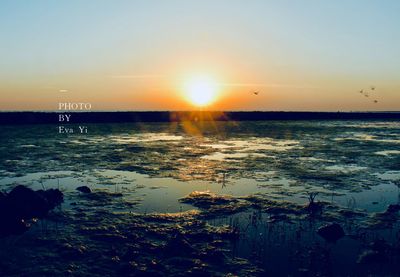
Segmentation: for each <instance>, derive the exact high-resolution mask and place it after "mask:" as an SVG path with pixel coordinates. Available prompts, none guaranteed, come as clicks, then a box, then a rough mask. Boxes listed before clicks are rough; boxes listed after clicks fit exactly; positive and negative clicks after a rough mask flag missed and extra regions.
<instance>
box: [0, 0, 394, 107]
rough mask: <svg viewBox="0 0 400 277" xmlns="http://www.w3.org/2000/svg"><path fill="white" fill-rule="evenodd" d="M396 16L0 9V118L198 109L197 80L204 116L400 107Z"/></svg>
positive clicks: (120, 6) (371, 6)
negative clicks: (211, 91)
mask: <svg viewBox="0 0 400 277" xmlns="http://www.w3.org/2000/svg"><path fill="white" fill-rule="evenodd" d="M399 14H400V1H397V0H393V1H389V0H380V1H378V0H374V1H370V0H359V1H355V0H341V1H333V0H332V1H324V0H303V1H300V0H298V1H296V0H291V1H289V0H283V1H282V0H280V1H267V0H260V1H258V0H209V1H207V0H202V1H194V0H193V1H188V0H186V1H185V0H168V1H167V0H165V1H163V0H159V1H156V0H142V1H139V0H130V1H122V0H108V1H103V0H85V1H81V0H79V1H77V0H68V1H50V0H48V1H43V0H35V1H32V0H19V1H16V0H0V41H1V43H0V110H56V109H57V105H58V104H57V103H58V102H60V101H62V102H64V101H71V102H90V103H91V104H92V106H93V109H94V110H105V109H108V110H188V109H197V107H195V106H193V105H192V104H191V103H188V102H187V101H186V100H185V97H184V94H185V91H183V89H182V85H183V83H184V82H185V80H187V79H188V78H190V77H191V76H196V75H197V74H202V75H204V74H205V75H208V76H211V77H212V78H214V79H215V80H216V81H217V82H218V84H219V86H220V93H219V96H218V99H217V101H216V102H214V103H213V104H210V105H209V106H207V107H205V109H213V110H218V109H222V110H326V111H337V110H342V111H347V110H400V28H399V27H400V16H399ZM371 85H374V86H376V90H375V91H374V92H373V93H371V96H370V97H364V96H363V95H361V94H360V93H358V91H359V90H361V89H364V90H365V91H368V90H369V88H370V86H371ZM254 90H259V91H260V94H259V95H254V94H253V93H252V91H254ZM374 99H377V100H378V103H374V102H373V100H374Z"/></svg>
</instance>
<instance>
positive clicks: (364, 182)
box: [0, 121, 400, 275]
mask: <svg viewBox="0 0 400 277" xmlns="http://www.w3.org/2000/svg"><path fill="white" fill-rule="evenodd" d="M88 128H89V133H88V134H73V135H66V134H58V133H57V130H56V128H55V126H53V125H25V126H1V127H0V133H1V137H0V156H1V157H2V159H1V160H0V188H1V189H2V190H5V191H8V190H10V189H11V188H12V187H13V186H15V184H17V183H18V184H25V185H27V186H30V187H32V188H42V187H45V188H60V189H62V190H63V191H64V192H65V195H66V197H65V204H63V205H64V206H63V208H64V209H65V210H67V211H68V210H69V209H71V210H73V209H76V204H78V206H79V205H80V203H81V201H80V200H79V195H78V194H77V192H76V191H75V188H76V187H78V186H80V185H88V186H89V187H91V188H92V189H94V190H104V191H108V192H110V193H116V192H118V193H122V194H123V199H122V200H121V199H119V200H115V201H112V204H111V205H110V206H107V208H108V209H111V210H115V211H120V212H131V213H137V214H148V213H177V212H184V211H190V210H193V209H200V210H201V209H202V208H201V207H199V206H197V207H196V205H194V206H193V205H191V204H190V203H184V202H182V201H180V200H179V199H182V198H183V197H185V196H187V195H189V194H190V193H191V192H193V191H208V192H209V193H215V194H217V195H227V196H232V197H236V198H238V199H241V197H248V196H252V195H262V197H264V198H266V199H272V200H274V201H278V202H279V201H287V203H293V204H295V205H299V206H301V205H306V204H307V203H308V199H307V196H308V194H309V193H310V192H318V195H317V200H318V201H323V202H324V203H328V204H329V205H332V206H335V207H338V209H344V210H348V211H352V212H360V213H363V216H358V217H356V218H353V219H352V223H351V224H350V226H349V222H348V221H349V219H348V218H346V216H343V214H345V213H340V212H338V211H339V210H337V211H336V212H334V211H335V210H334V209H333V210H330V211H329V212H327V214H326V215H323V216H321V217H320V218H318V219H316V220H315V221H312V222H311V223H310V221H309V220H308V219H307V220H304V217H303V218H302V219H299V218H291V216H289V218H288V219H284V220H277V221H276V220H275V219H274V216H276V215H272V214H271V213H265V212H264V211H263V212H261V214H260V216H259V217H257V220H256V222H255V221H254V218H253V219H249V218H252V216H254V214H253V210H252V208H250V209H247V210H245V211H240V212H238V213H232V214H229V215H228V216H222V217H221V216H214V217H212V218H211V219H208V222H209V223H210V224H212V225H217V226H218V225H223V224H227V225H231V226H232V225H234V224H236V223H235V222H237V225H238V226H239V227H238V228H241V233H242V236H241V239H239V241H238V242H236V243H235V244H234V245H233V246H232V247H233V248H232V250H233V251H232V253H233V255H235V256H238V257H243V258H246V259H250V260H253V259H254V260H258V261H260V263H261V267H262V268H264V269H265V270H266V271H267V272H270V273H272V274H281V275H286V274H297V273H301V272H303V273H304V272H306V273H307V272H323V273H327V272H328V273H330V274H342V273H346V272H350V273H354V274H356V273H357V274H359V273H363V271H362V270H361V269H360V268H358V265H357V264H356V260H357V257H358V256H359V254H360V253H361V252H362V251H363V250H364V249H366V247H365V242H364V241H360V240H354V239H351V238H349V237H345V238H343V239H341V240H340V241H338V242H337V244H335V245H333V246H331V245H330V246H324V245H325V244H324V241H323V239H322V238H320V237H319V236H318V235H317V234H316V232H315V231H316V229H317V228H318V227H319V226H321V224H323V223H327V222H328V223H329V222H332V220H334V221H338V222H342V223H343V225H344V227H345V228H347V229H346V231H347V232H348V233H352V234H359V233H360V231H359V230H364V229H366V228H367V226H368V228H370V227H369V226H372V225H374V226H376V225H379V222H378V223H377V222H375V221H376V220H375V219H374V215H375V213H381V212H384V211H385V210H386V208H387V206H388V205H389V204H395V203H399V198H400V194H399V184H400V151H399V150H398V149H399V146H400V139H399V138H400V123H398V122H393V121H387V122H384V121H264V122H210V123H205V122H198V123H189V122H186V123H171V124H167V123H146V124H93V125H89V126H88ZM121 201H125V202H126V203H131V204H132V203H133V204H132V205H126V203H125V202H124V204H121V203H122V202H121ZM285 203H286V202H285ZM82 205H86V204H85V203H83V202H82ZM207 212H209V211H207ZM92 216H93V215H92ZM290 218H291V219H290ZM250 221H251V222H250ZM290 221H292V223H289V222H290ZM371 222H372V223H371ZM250 223H252V224H250ZM375 223H377V224H375ZM346 224H347V225H346ZM368 228H367V229H368ZM353 229H357V231H354V230H353ZM376 229H377V228H372V227H371V229H368V232H367V236H369V237H373V238H384V239H385V240H386V241H388V242H389V243H394V241H395V240H396V236H394V235H387V231H389V233H390V232H391V233H393V232H398V228H397V227H396V225H395V224H394V225H393V226H392V227H391V228H388V227H387V226H386V225H385V226H384V227H382V226H381V227H380V228H378V229H379V230H376ZM71 232H72V234H73V232H74V231H73V230H71ZM28 233H33V234H31V235H33V236H34V230H33V231H30V232H28ZM267 236H268V237H267ZM313 243H316V244H313ZM296 251H297V252H299V254H298V255H297V256H298V257H296V255H293V253H295V252H296ZM312 251H315V252H316V253H319V254H318V255H321V253H325V252H326V251H328V252H329V255H328V254H327V255H328V256H329V257H330V258H329V261H328V262H326V261H323V262H322V261H319V262H318V263H319V264H322V265H323V264H324V263H329V266H328V268H329V269H328V271H324V270H326V266H325V268H324V270H321V271H318V270H320V269H319V267H318V266H317V267H315V266H311V265H307V262H310V259H311V258H310V255H311V254H309V253H313V252H312ZM324 251H325V252H324ZM307 253H308V254H307ZM316 255H317V254H316ZM318 255H317V256H318ZM300 256H304V257H303V258H302V259H300V258H299V257H300ZM271 264H274V266H273V267H271ZM288 265H289V266H288ZM338 265H340V266H338ZM389 268H390V267H389ZM360 270H361V271H360ZM368 270H373V268H372V269H368ZM368 272H369V271H368ZM371 272H373V271H371ZM81 273H82V272H81ZM389 273H390V270H389Z"/></svg>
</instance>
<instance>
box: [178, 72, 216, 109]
mask: <svg viewBox="0 0 400 277" xmlns="http://www.w3.org/2000/svg"><path fill="white" fill-rule="evenodd" d="M184 93H185V95H186V98H187V100H188V101H189V102H190V103H192V104H193V105H196V106H199V107H204V106H207V105H209V104H211V103H212V102H214V101H215V100H216V98H217V94H218V83H217V82H216V81H215V80H214V79H212V78H211V77H208V76H194V77H191V78H189V79H188V80H187V81H186V82H185V84H184Z"/></svg>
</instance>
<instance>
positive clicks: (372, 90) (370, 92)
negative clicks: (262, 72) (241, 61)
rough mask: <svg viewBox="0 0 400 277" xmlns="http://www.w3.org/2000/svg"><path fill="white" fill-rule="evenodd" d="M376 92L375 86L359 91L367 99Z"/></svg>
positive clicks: (254, 92) (375, 101)
mask: <svg viewBox="0 0 400 277" xmlns="http://www.w3.org/2000/svg"><path fill="white" fill-rule="evenodd" d="M375 92H376V87H375V86H370V87H369V90H366V89H362V90H360V91H359V93H360V94H361V95H363V96H364V97H367V98H369V97H370V96H371V97H372V96H375V95H374V93H375ZM253 94H254V95H258V94H260V91H259V90H254V91H253ZM372 102H374V103H375V104H377V103H378V100H377V99H374V100H372Z"/></svg>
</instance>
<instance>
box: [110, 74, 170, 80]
mask: <svg viewBox="0 0 400 277" xmlns="http://www.w3.org/2000/svg"><path fill="white" fill-rule="evenodd" d="M161 77H164V75H161V74H135V75H111V76H110V78H113V79H151V78H161Z"/></svg>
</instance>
